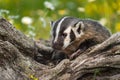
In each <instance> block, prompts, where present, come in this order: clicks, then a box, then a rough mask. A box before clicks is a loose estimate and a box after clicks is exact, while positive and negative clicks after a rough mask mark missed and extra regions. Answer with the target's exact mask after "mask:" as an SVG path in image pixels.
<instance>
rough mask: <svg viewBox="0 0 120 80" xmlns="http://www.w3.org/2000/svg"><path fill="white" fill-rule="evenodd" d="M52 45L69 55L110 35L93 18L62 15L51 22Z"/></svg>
mask: <svg viewBox="0 0 120 80" xmlns="http://www.w3.org/2000/svg"><path fill="white" fill-rule="evenodd" d="M51 26H52V30H51V34H52V47H53V49H55V50H60V51H62V52H64V53H65V54H67V55H68V56H71V55H72V54H73V53H74V52H76V51H77V50H80V51H84V50H86V49H88V48H89V47H91V46H94V45H96V44H99V43H101V42H103V41H104V40H106V39H107V38H109V37H110V35H111V34H110V32H109V30H107V29H106V28H105V27H104V26H102V25H101V24H99V23H98V22H97V21H95V20H91V19H86V20H85V19H79V18H74V17H63V18H61V19H59V20H57V21H55V22H52V23H51Z"/></svg>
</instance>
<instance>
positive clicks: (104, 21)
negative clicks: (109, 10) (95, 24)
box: [99, 18, 107, 25]
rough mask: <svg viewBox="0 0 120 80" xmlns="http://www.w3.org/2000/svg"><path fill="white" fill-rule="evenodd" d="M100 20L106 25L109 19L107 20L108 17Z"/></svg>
mask: <svg viewBox="0 0 120 80" xmlns="http://www.w3.org/2000/svg"><path fill="white" fill-rule="evenodd" d="M99 22H100V23H101V24H102V25H106V23H107V20H106V18H101V19H100V20H99Z"/></svg>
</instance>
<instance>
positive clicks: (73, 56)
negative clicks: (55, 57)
mask: <svg viewBox="0 0 120 80" xmlns="http://www.w3.org/2000/svg"><path fill="white" fill-rule="evenodd" d="M83 52H84V50H83V49H78V50H77V51H76V52H74V53H73V54H72V55H71V56H69V59H70V60H73V59H75V58H76V57H78V56H79V55H80V54H81V53H83Z"/></svg>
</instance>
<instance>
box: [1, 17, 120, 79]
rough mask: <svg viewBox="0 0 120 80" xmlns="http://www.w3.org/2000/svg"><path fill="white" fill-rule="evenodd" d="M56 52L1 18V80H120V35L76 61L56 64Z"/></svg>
mask: <svg viewBox="0 0 120 80" xmlns="http://www.w3.org/2000/svg"><path fill="white" fill-rule="evenodd" d="M45 43H46V42H45ZM48 43H49V42H48ZM53 53H56V54H57V53H58V52H57V51H54V50H53V49H52V48H51V47H50V46H49V45H47V44H44V43H43V42H42V40H40V41H34V40H32V39H30V38H28V37H26V36H25V35H24V34H23V33H21V32H20V31H18V30H16V29H15V28H14V27H13V25H11V24H10V23H9V22H7V21H6V20H5V19H3V18H1V19H0V80H120V33H116V34H113V35H112V36H111V37H110V38H109V39H107V40H106V41H104V42H103V43H101V44H98V45H96V46H93V47H91V48H89V49H87V50H86V51H85V52H84V53H82V54H81V55H79V56H78V57H77V58H76V59H74V60H72V61H70V60H69V59H64V60H62V61H61V62H60V63H59V64H57V65H53V64H52V62H53V61H52V60H51V57H52V54H53ZM51 64H52V65H51Z"/></svg>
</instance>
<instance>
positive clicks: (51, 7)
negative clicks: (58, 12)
mask: <svg viewBox="0 0 120 80" xmlns="http://www.w3.org/2000/svg"><path fill="white" fill-rule="evenodd" d="M44 6H45V7H46V8H48V9H50V10H55V7H54V6H53V4H52V3H50V2H48V1H45V2H44Z"/></svg>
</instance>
